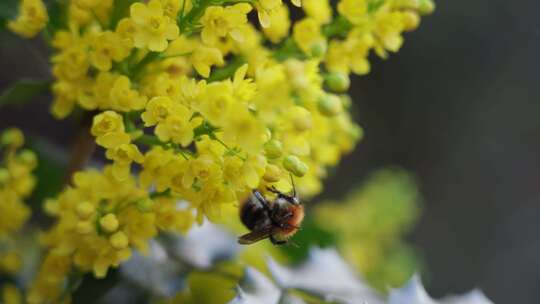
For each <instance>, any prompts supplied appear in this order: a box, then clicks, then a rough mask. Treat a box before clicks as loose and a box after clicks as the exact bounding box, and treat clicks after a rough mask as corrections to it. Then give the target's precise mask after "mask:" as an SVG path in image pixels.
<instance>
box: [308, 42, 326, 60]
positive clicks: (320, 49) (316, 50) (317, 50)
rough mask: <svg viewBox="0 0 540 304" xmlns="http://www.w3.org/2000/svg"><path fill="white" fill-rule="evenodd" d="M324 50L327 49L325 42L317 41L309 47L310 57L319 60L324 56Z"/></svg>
mask: <svg viewBox="0 0 540 304" xmlns="http://www.w3.org/2000/svg"><path fill="white" fill-rule="evenodd" d="M326 49H327V46H326V41H324V40H320V41H317V42H315V43H313V45H312V46H311V56H313V57H315V58H321V57H323V56H324V55H325V54H326Z"/></svg>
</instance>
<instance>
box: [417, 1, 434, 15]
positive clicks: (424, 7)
mask: <svg viewBox="0 0 540 304" xmlns="http://www.w3.org/2000/svg"><path fill="white" fill-rule="evenodd" d="M419 2H420V3H419V4H418V12H419V13H420V14H421V15H428V14H431V13H433V11H434V10H435V3H433V1H432V0H419Z"/></svg>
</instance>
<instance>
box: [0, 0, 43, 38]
mask: <svg viewBox="0 0 540 304" xmlns="http://www.w3.org/2000/svg"><path fill="white" fill-rule="evenodd" d="M48 21H49V16H48V14H47V9H46V8H45V4H44V3H43V1H42V0H21V5H20V8H19V15H18V16H17V19H16V20H13V21H10V22H9V23H8V28H9V29H10V30H12V31H13V32H14V33H17V34H18V35H21V36H23V37H25V38H32V37H34V36H35V35H37V34H38V33H39V32H40V31H41V30H42V29H43V28H44V27H45V26H46V25H47V22H48Z"/></svg>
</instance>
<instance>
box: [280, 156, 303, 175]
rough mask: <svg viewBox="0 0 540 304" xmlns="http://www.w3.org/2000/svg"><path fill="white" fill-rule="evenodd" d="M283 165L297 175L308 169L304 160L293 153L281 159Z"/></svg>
mask: <svg viewBox="0 0 540 304" xmlns="http://www.w3.org/2000/svg"><path fill="white" fill-rule="evenodd" d="M283 167H284V168H285V169H287V171H289V172H291V173H292V174H294V175H296V176H298V177H302V176H304V175H305V174H306V173H307V171H308V169H309V168H308V166H307V165H306V164H305V163H304V162H302V161H301V160H300V159H299V158H298V157H296V156H294V155H289V156H287V157H285V159H283Z"/></svg>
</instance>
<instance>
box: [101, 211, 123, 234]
mask: <svg viewBox="0 0 540 304" xmlns="http://www.w3.org/2000/svg"><path fill="white" fill-rule="evenodd" d="M99 225H100V226H101V228H103V230H105V231H106V232H109V233H111V232H115V231H116V230H117V229H118V226H119V223H118V219H117V218H116V215H114V214H112V213H109V214H107V215H105V216H104V217H102V218H101V219H100V220H99Z"/></svg>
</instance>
